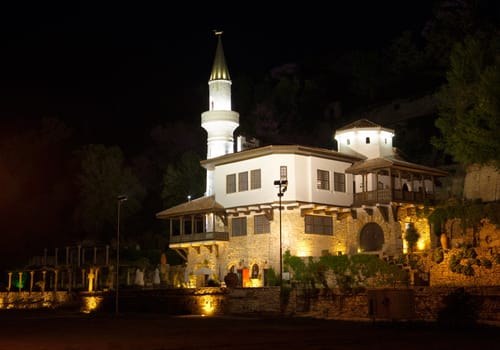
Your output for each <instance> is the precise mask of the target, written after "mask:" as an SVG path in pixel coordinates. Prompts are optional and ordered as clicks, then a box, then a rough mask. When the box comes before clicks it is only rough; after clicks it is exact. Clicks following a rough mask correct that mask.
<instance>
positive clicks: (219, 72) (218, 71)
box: [209, 30, 231, 81]
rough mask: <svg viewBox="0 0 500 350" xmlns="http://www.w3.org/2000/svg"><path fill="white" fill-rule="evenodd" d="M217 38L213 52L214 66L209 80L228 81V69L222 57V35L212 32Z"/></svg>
mask: <svg viewBox="0 0 500 350" xmlns="http://www.w3.org/2000/svg"><path fill="white" fill-rule="evenodd" d="M214 33H215V35H216V36H217V49H216V51H215V59H214V64H213V66H212V73H211V74H210V79H209V80H229V81H231V77H230V75H229V69H227V64H226V58H225V57H224V50H223V48H222V39H221V37H222V33H224V32H223V31H218V30H214Z"/></svg>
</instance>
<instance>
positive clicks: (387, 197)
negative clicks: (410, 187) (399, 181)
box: [354, 189, 434, 206]
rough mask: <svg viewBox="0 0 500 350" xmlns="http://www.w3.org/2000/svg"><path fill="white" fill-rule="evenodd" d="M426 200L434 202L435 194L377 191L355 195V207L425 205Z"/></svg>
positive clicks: (388, 190)
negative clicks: (398, 203)
mask: <svg viewBox="0 0 500 350" xmlns="http://www.w3.org/2000/svg"><path fill="white" fill-rule="evenodd" d="M424 200H431V201H432V200H434V194H432V193H425V192H422V191H419V192H413V191H402V190H392V191H391V190H390V189H383V190H375V191H366V192H360V193H355V194H354V206H361V205H363V204H365V205H375V204H377V203H379V204H389V203H390V202H408V203H423V202H424Z"/></svg>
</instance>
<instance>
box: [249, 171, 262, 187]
mask: <svg viewBox="0 0 500 350" xmlns="http://www.w3.org/2000/svg"><path fill="white" fill-rule="evenodd" d="M260 187H261V180H260V169H255V170H252V171H250V189H252V190H255V189H257V188H260Z"/></svg>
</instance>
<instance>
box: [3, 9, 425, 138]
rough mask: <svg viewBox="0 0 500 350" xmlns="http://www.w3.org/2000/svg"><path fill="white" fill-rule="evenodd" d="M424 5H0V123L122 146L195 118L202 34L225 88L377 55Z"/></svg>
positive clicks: (416, 26)
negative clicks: (58, 122)
mask: <svg viewBox="0 0 500 350" xmlns="http://www.w3.org/2000/svg"><path fill="white" fill-rule="evenodd" d="M431 3H432V1H385V2H384V1H364V2H363V1H349V2H343V3H341V2H331V3H329V2H318V3H311V2H308V3H301V4H300V5H299V4H294V3H292V2H285V3H282V4H279V3H278V4H276V3H273V4H272V5H269V3H259V2H245V3H235V2H233V3H232V4H231V5H227V4H224V3H213V2H211V3H210V5H206V4H205V5H198V4H195V3H189V4H188V3H185V4H177V3H176V4H175V5H174V4H172V3H171V2H159V1H155V2H147V1H145V2H127V1H121V2H108V1H102V2H92V1H67V2H48V3H47V2H40V1H37V2H35V1H33V2H30V1H28V2H22V3H10V4H7V5H2V8H1V9H0V11H1V17H0V40H1V45H2V46H1V51H2V52H1V58H0V68H1V75H0V118H2V119H4V120H9V119H18V118H39V117H43V116H49V117H58V118H61V119H63V120H64V121H66V122H68V123H69V124H70V125H76V126H77V127H78V129H79V130H80V131H81V135H84V137H86V138H88V140H89V142H102V140H103V139H105V138H106V139H108V140H116V143H122V144H123V143H125V142H127V141H126V140H130V139H131V138H139V139H140V138H143V137H145V135H146V134H147V132H146V133H143V134H140V130H147V129H149V128H150V127H151V126H153V125H155V124H158V123H161V122H163V121H168V120H197V118H199V116H200V113H201V112H203V111H204V110H205V109H206V106H204V105H203V102H204V101H203V100H202V98H200V96H201V94H208V92H207V85H206V84H207V80H208V75H209V72H210V68H211V64H212V59H213V54H214V51H215V44H216V41H215V38H214V35H213V33H212V30H213V29H216V28H217V29H222V30H224V35H223V43H224V49H225V52H226V58H227V61H228V64H229V68H230V71H231V74H232V75H233V77H234V76H235V75H238V74H247V73H261V74H263V73H265V72H266V71H268V70H269V69H271V68H273V67H275V66H278V65H281V64H284V63H289V62H299V63H300V62H303V61H304V60H308V59H309V60H310V58H311V57H321V56H324V55H327V54H331V53H332V52H339V53H340V52H342V51H345V50H347V49H363V48H373V47H380V46H386V45H387V44H388V43H389V42H390V40H392V39H393V38H394V37H395V36H396V35H397V34H399V33H401V32H402V31H403V30H411V31H414V32H416V33H418V32H420V31H421V30H422V27H423V25H424V24H425V21H426V20H427V19H429V18H430V16H431V13H432V7H431ZM200 6H201V7H200ZM202 97H203V98H205V96H202ZM235 108H237V106H235Z"/></svg>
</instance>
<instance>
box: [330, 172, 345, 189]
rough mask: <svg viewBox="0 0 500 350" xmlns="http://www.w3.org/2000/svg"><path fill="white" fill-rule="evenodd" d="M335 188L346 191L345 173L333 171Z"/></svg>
mask: <svg viewBox="0 0 500 350" xmlns="http://www.w3.org/2000/svg"><path fill="white" fill-rule="evenodd" d="M333 189H334V190H335V191H336V192H345V174H342V173H333Z"/></svg>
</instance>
